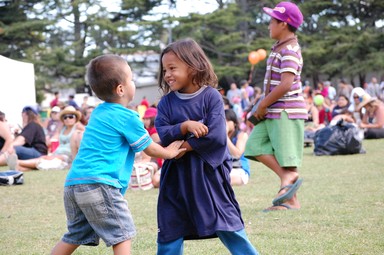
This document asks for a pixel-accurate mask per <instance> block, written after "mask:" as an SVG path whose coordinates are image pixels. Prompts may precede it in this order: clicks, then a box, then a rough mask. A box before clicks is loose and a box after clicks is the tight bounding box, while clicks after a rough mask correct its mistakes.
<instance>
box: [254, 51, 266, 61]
mask: <svg viewBox="0 0 384 255" xmlns="http://www.w3.org/2000/svg"><path fill="white" fill-rule="evenodd" d="M256 52H257V53H258V54H259V56H260V60H264V59H265V58H266V57H267V51H266V50H264V49H258V50H257V51H256Z"/></svg>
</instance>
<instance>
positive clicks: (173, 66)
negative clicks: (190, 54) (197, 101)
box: [161, 52, 199, 93]
mask: <svg viewBox="0 0 384 255" xmlns="http://www.w3.org/2000/svg"><path fill="white" fill-rule="evenodd" d="M161 61H162V64H163V75H164V80H165V82H166V83H167V84H168V86H169V87H170V89H171V90H172V91H179V92H181V93H193V92H195V91H197V90H198V89H199V87H198V86H195V85H194V84H193V83H192V77H191V73H192V72H191V69H190V68H189V66H188V65H187V64H185V63H184V62H183V61H181V60H180V59H179V58H178V57H177V56H176V55H175V53H173V52H167V53H165V54H164V55H163V58H162V60H161ZM196 88H197V89H196Z"/></svg>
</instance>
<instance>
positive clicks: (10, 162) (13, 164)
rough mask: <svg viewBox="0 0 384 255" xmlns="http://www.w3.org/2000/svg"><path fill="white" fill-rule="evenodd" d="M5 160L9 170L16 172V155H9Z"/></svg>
mask: <svg viewBox="0 0 384 255" xmlns="http://www.w3.org/2000/svg"><path fill="white" fill-rule="evenodd" d="M6 158H7V159H6V160H7V165H8V166H9V169H11V170H16V167H17V160H18V158H17V155H16V154H15V153H13V154H9V155H8V157H6Z"/></svg>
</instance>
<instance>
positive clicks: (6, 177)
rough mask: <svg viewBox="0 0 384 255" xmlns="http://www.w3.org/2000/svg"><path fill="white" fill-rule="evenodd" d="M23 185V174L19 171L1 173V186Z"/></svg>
mask: <svg viewBox="0 0 384 255" xmlns="http://www.w3.org/2000/svg"><path fill="white" fill-rule="evenodd" d="M23 183H24V175H23V172H20V171H17V170H7V171H1V172H0V186H8V185H18V184H23Z"/></svg>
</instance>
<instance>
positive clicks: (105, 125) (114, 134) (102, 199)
mask: <svg viewBox="0 0 384 255" xmlns="http://www.w3.org/2000/svg"><path fill="white" fill-rule="evenodd" d="M87 78H88V82H89V85H90V86H91V88H92V90H93V92H94V93H95V94H96V95H97V97H99V98H100V99H101V100H103V101H105V102H104V103H101V104H100V105H99V106H97V107H96V108H95V110H94V111H93V113H92V115H91V118H90V120H89V123H88V125H87V127H86V129H85V131H84V135H83V138H82V141H81V144H80V148H79V152H78V154H77V156H76V158H75V159H74V161H73V164H72V167H71V169H70V170H69V173H68V175H67V178H66V180H65V188H64V206H65V210H66V214H67V227H68V232H67V233H66V234H64V236H63V238H62V240H61V241H59V242H58V243H57V245H56V246H55V247H54V248H53V250H52V254H71V253H73V252H74V251H75V250H76V248H78V247H79V246H80V245H91V246H95V245H98V244H99V239H100V238H101V239H103V240H104V242H105V243H106V245H107V246H112V247H113V252H114V254H130V250H131V239H132V237H134V236H135V234H136V230H135V226H134V223H133V219H132V216H131V213H130V211H129V209H128V204H127V202H126V200H125V199H124V197H123V196H124V194H125V192H126V190H127V188H128V183H129V179H130V177H131V173H132V168H133V162H134V156H135V153H136V152H139V151H144V152H145V153H146V154H148V155H150V156H152V157H159V158H166V159H171V158H174V157H176V156H177V155H178V154H179V153H180V152H181V151H183V150H184V149H180V146H181V143H182V141H176V142H174V143H172V144H170V145H169V146H168V147H166V148H163V147H162V146H160V145H159V144H157V143H154V142H152V139H151V138H150V136H149V134H148V132H147V131H146V130H145V128H144V125H143V122H142V121H141V120H140V119H139V115H138V113H137V112H135V111H133V110H130V109H128V108H127V106H128V104H129V103H130V102H131V101H132V99H133V97H134V94H135V85H134V83H133V81H132V72H131V69H130V67H129V65H128V64H127V62H126V61H125V60H124V59H123V58H121V57H119V56H116V55H102V56H99V57H97V58H95V59H93V60H92V61H91V62H90V63H89V65H88V70H87Z"/></svg>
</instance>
